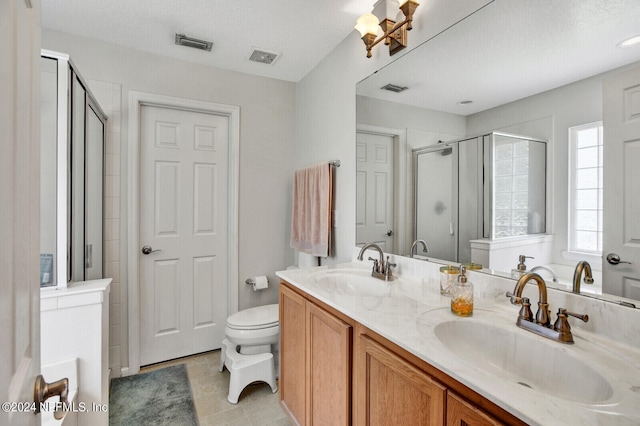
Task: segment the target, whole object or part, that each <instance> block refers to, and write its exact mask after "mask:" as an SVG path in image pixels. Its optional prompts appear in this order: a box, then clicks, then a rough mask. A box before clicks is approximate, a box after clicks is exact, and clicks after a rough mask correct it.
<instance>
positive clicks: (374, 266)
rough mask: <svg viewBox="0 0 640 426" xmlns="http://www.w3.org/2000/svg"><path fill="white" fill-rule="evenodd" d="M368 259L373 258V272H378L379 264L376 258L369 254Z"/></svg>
mask: <svg viewBox="0 0 640 426" xmlns="http://www.w3.org/2000/svg"><path fill="white" fill-rule="evenodd" d="M368 260H373V272H380V266H379V265H378V259H374V258H373V257H371V256H369V259H368Z"/></svg>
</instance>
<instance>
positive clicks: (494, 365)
mask: <svg viewBox="0 0 640 426" xmlns="http://www.w3.org/2000/svg"><path fill="white" fill-rule="evenodd" d="M513 327H514V329H513V330H511V329H506V328H503V327H499V326H496V325H493V324H490V323H488V322H484V321H478V320H473V319H464V320H450V321H444V322H441V323H439V324H437V325H436V326H435V328H434V333H435V336H436V338H437V339H438V340H439V341H440V342H441V343H442V344H443V345H444V346H445V347H446V348H447V349H448V350H450V351H451V352H453V353H454V354H455V355H456V356H457V357H459V358H461V359H462V360H464V361H465V362H467V363H469V364H472V365H473V366H474V367H475V368H477V369H480V370H483V371H485V372H487V373H490V374H493V375H495V376H496V377H498V378H501V379H503V380H509V381H512V382H515V383H518V384H520V385H522V386H525V387H528V388H532V389H534V390H537V391H540V392H542V393H544V394H547V395H550V396H554V397H558V398H563V399H566V400H571V401H577V402H582V403H587V404H594V403H598V402H604V401H607V400H608V399H610V398H611V397H612V396H613V389H612V387H611V385H610V383H609V382H608V381H607V380H606V379H605V378H604V377H603V376H602V375H601V374H600V373H599V372H598V371H596V370H595V369H594V368H593V367H591V366H590V365H588V364H586V363H585V362H583V361H582V360H580V359H578V358H576V357H574V356H573V355H572V354H571V353H569V351H568V348H567V347H566V346H563V345H562V344H560V343H556V342H551V341H550V342H548V343H547V342H546V341H542V340H541V339H539V338H536V337H535V336H534V335H531V336H529V335H527V334H526V333H527V332H526V331H524V330H520V329H518V328H515V327H516V326H515V325H513Z"/></svg>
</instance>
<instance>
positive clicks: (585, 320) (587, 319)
mask: <svg viewBox="0 0 640 426" xmlns="http://www.w3.org/2000/svg"><path fill="white" fill-rule="evenodd" d="M560 311H562V313H564V314H567V315H571V316H572V317H574V318H578V319H581V320H582V321H584V322H589V315H587V314H576V313H573V312H569V311H567V310H566V309H564V308H560V309H558V315H560Z"/></svg>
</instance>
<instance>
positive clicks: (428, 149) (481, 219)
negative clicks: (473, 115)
mask: <svg viewBox="0 0 640 426" xmlns="http://www.w3.org/2000/svg"><path fill="white" fill-rule="evenodd" d="M496 137H509V138H514V139H518V140H527V141H532V142H540V143H543V146H544V155H543V156H544V160H545V166H544V170H543V172H542V175H543V176H544V208H543V211H544V213H545V220H544V223H545V225H546V217H548V212H547V211H546V210H547V208H548V200H547V198H548V188H547V186H548V181H549V180H548V176H547V173H548V166H547V164H546V163H547V160H548V159H547V155H548V149H547V144H548V142H547V141H546V140H543V139H538V138H533V137H527V136H522V135H515V134H510V133H505V132H497V131H496V132H490V133H482V134H479V135H473V136H467V137H464V138H460V139H456V140H452V141H447V142H440V143H438V144H435V145H430V146H425V147H422V148H416V149H413V150H412V157H413V175H414V200H413V201H414V202H413V214H414V220H413V229H412V234H413V239H414V240H416V239H418V238H424V236H422V235H418V215H419V213H420V212H419V200H418V198H419V191H420V185H419V178H420V176H419V167H418V162H419V156H420V155H422V154H432V153H437V152H441V153H442V152H446V151H445V150H448V149H452V154H453V156H454V158H456V159H457V161H453V164H452V176H451V182H452V185H451V192H452V203H451V211H452V212H451V225H450V227H451V228H450V235H451V237H452V243H451V244H452V247H451V250H450V251H451V255H450V256H448V258H447V259H443V260H449V261H454V262H459V261H461V259H460V258H461V246H462V244H461V241H460V238H464V240H465V241H468V240H474V239H483V238H484V239H489V240H495V239H499V238H501V237H498V236H496V234H495V227H494V220H495V215H494V211H493V210H494V209H493V205H494V201H495V185H494V159H495V149H494V146H495V138H496ZM470 141H476V142H477V145H476V147H475V148H474V150H475V151H476V156H477V159H476V161H475V164H471V166H472V167H475V170H472V169H471V168H469V172H470V173H469V175H468V176H467V180H468V179H474V177H475V185H470V186H473V187H469V188H467V189H468V191H467V193H466V194H461V190H460V174H461V173H463V172H465V170H466V169H467V168H466V167H461V166H460V164H459V162H460V160H459V155H460V146H461V145H460V144H461V143H462V142H470ZM467 165H469V164H468V163H467ZM463 196H468V198H467V199H466V200H465V201H466V202H467V206H465V207H468V205H469V204H470V205H471V206H472V207H473V206H475V208H476V211H475V214H473V213H472V214H469V211H468V210H469V209H467V208H461V203H460V198H461V197H463ZM463 216H466V217H463ZM454 221H455V223H454ZM463 222H464V224H470V226H467V227H466V228H465V229H464V230H462V231H464V232H462V231H461V224H462V223H463ZM461 232H462V233H463V234H464V235H461ZM545 232H546V227H545V229H544V231H542V233H545ZM427 243H428V244H429V245H430V248H431V247H432V246H433V244H431V242H430V241H427ZM427 256H429V255H427ZM429 257H433V256H429ZM435 257H436V258H437V256H435ZM462 257H464V259H462V261H464V262H465V263H466V262H469V261H471V260H472V259H470V249H469V250H468V253H464V256H462ZM467 257H469V258H467Z"/></svg>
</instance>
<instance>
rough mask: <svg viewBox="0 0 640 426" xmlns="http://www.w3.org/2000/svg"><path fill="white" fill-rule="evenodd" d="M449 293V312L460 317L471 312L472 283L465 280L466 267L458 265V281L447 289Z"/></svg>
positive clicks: (466, 315) (469, 314)
mask: <svg viewBox="0 0 640 426" xmlns="http://www.w3.org/2000/svg"><path fill="white" fill-rule="evenodd" d="M449 291H450V293H451V312H453V313H454V314H455V315H458V316H461V317H468V316H471V315H472V314H473V284H472V283H471V282H469V281H467V269H466V268H465V267H464V265H460V275H459V276H458V281H457V282H455V283H454V284H453V285H452V286H451V287H450V289H449Z"/></svg>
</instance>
